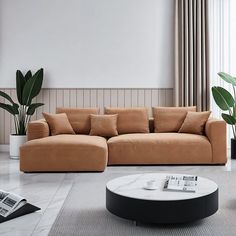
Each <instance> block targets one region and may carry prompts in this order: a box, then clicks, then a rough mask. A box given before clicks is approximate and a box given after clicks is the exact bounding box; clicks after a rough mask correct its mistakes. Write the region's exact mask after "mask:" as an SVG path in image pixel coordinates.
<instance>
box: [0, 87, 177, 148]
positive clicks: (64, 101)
mask: <svg viewBox="0 0 236 236" xmlns="http://www.w3.org/2000/svg"><path fill="white" fill-rule="evenodd" d="M0 90H1V91H4V92H7V93H8V94H10V95H11V96H12V98H13V99H14V100H17V95H16V90H15V89H0ZM0 102H5V100H4V99H3V98H1V97H0ZM34 102H42V103H44V104H45V105H44V106H43V107H39V108H38V109H37V110H36V113H35V115H34V116H33V117H32V119H31V120H35V119H40V118H42V112H43V111H44V112H51V113H55V111H56V107H63V106H64V107H99V108H100V113H101V114H102V113H103V112H104V107H105V106H112V107H141V106H142V107H143V106H145V107H147V108H148V110H149V115H150V116H151V115H152V114H151V113H152V112H151V107H152V106H157V105H159V106H172V104H173V90H172V89H114V88H112V89H87V88H86V89H47V88H46V89H42V91H41V92H40V94H39V95H38V96H37V98H36V99H35V100H34ZM13 130H14V122H13V119H12V116H11V115H9V114H8V112H5V111H4V110H2V109H0V144H8V143H9V134H10V133H11V132H13Z"/></svg>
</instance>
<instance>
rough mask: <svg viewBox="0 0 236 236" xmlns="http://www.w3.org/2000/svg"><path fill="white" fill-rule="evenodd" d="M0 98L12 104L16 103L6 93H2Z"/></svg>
mask: <svg viewBox="0 0 236 236" xmlns="http://www.w3.org/2000/svg"><path fill="white" fill-rule="evenodd" d="M0 96H2V97H4V98H5V99H7V100H8V101H9V102H10V103H12V104H14V101H13V100H12V98H11V97H10V96H9V95H8V94H6V93H4V92H2V91H0Z"/></svg>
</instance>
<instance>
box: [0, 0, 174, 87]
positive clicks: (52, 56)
mask: <svg viewBox="0 0 236 236" xmlns="http://www.w3.org/2000/svg"><path fill="white" fill-rule="evenodd" d="M173 34H174V0H20V1H16V0H1V1H0V87H2V88H10V87H14V86H15V71H16V69H21V70H23V71H25V70H27V69H29V68H31V69H33V70H36V69H37V68H40V67H43V68H45V71H46V76H45V83H44V87H52V88H73V87H77V88H122V87H123V88H171V87H173V77H174V76H173V71H174V69H173V68H174V62H173V60H174V56H173V55H174V54H173V46H174V39H173V37H174V35H173Z"/></svg>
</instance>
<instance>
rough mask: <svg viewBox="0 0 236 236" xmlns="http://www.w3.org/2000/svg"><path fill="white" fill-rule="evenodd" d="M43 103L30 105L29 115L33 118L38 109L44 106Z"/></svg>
mask: <svg viewBox="0 0 236 236" xmlns="http://www.w3.org/2000/svg"><path fill="white" fill-rule="evenodd" d="M43 105H44V104H43V103H32V104H31V105H29V107H28V110H27V115H30V116H32V115H33V114H34V113H35V110H36V108H38V107H40V106H43Z"/></svg>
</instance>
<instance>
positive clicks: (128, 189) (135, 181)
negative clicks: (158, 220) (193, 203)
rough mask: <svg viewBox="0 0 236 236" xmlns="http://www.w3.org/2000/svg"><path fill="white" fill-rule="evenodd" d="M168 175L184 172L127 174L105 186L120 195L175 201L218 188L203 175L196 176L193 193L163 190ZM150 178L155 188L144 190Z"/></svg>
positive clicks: (207, 192)
mask: <svg viewBox="0 0 236 236" xmlns="http://www.w3.org/2000/svg"><path fill="white" fill-rule="evenodd" d="M169 175H186V174H173V173H145V174H137V175H127V176H122V177H119V178H116V179H113V180H110V181H109V182H108V183H107V185H106V187H107V189H108V190H110V191H112V192H114V193H116V194H118V195H121V196H125V197H130V198H135V199H143V200H152V201H153V200H154V201H155V200H156V201H176V200H187V199H193V198H198V197H202V196H206V195H209V194H211V193H213V192H215V191H216V190H217V188H218V186H217V184H216V183H215V182H213V181H212V180H209V179H206V178H203V177H198V182H197V188H196V192H195V193H190V192H170V191H163V186H164V183H165V180H166V176H169ZM150 180H154V181H155V183H156V185H157V189H155V190H146V189H145V188H144V187H145V186H146V183H147V181H150Z"/></svg>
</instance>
